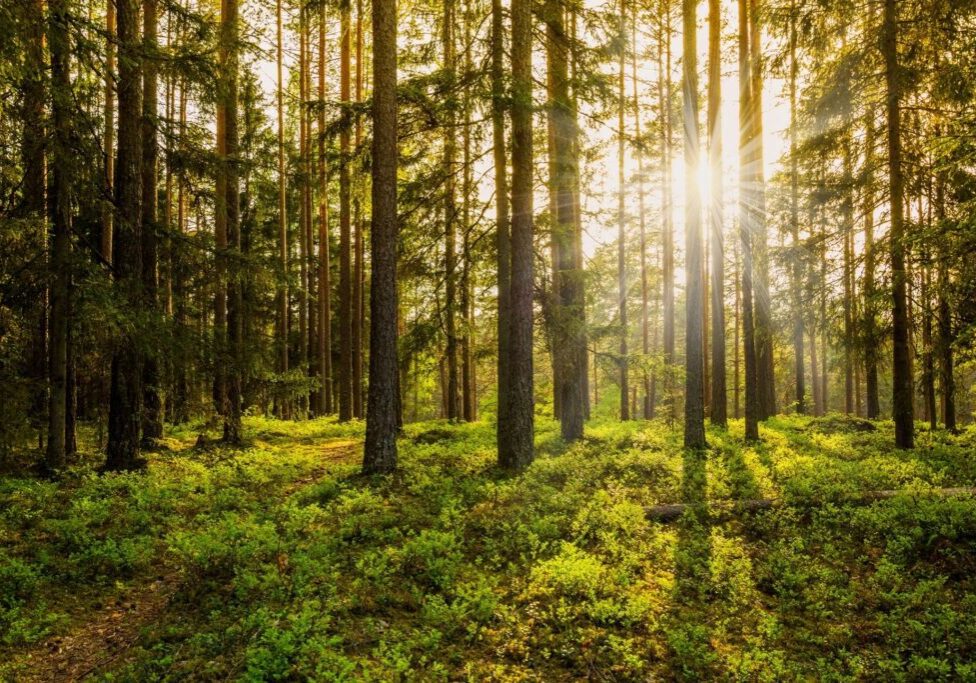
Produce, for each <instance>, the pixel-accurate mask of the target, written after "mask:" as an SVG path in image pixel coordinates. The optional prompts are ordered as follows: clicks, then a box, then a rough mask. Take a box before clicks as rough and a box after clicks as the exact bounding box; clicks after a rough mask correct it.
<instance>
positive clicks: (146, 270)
mask: <svg viewBox="0 0 976 683" xmlns="http://www.w3.org/2000/svg"><path fill="white" fill-rule="evenodd" d="M142 12H143V19H142V21H143V35H142V44H143V55H145V56H144V58H143V62H142V89H143V98H142V286H143V296H144V299H143V301H144V307H145V308H144V310H145V311H146V312H147V313H149V314H150V315H155V314H157V313H158V312H159V263H158V262H159V240H158V237H157V227H158V226H157V225H156V220H157V208H158V207H157V204H158V201H157V195H156V181H157V178H158V173H159V144H158V143H157V141H156V119H157V116H158V106H157V102H156V94H157V93H156V89H157V77H156V63H155V56H154V55H155V52H156V50H157V49H158V45H157V18H156V0H143V3H142ZM159 367H160V359H159V356H158V350H157V349H155V348H154V349H152V350H151V351H149V352H147V353H146V355H145V358H143V365H142V440H143V443H145V444H149V443H151V442H152V441H154V440H155V439H159V438H161V437H162V436H163V403H162V399H161V396H160V383H161V382H160V380H161V375H160V372H159Z"/></svg>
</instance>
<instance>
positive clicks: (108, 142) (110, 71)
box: [99, 0, 116, 265]
mask: <svg viewBox="0 0 976 683" xmlns="http://www.w3.org/2000/svg"><path fill="white" fill-rule="evenodd" d="M105 34H106V40H105V88H104V91H105V92H104V97H105V104H104V109H103V114H102V116H103V119H104V122H103V126H104V128H103V134H102V154H103V155H104V161H103V166H104V169H105V178H104V180H105V192H106V194H107V196H109V197H111V196H112V185H113V183H114V175H115V170H114V169H115V149H114V148H115V87H114V86H113V78H114V74H115V40H116V36H115V0H105ZM112 220H113V211H112V202H111V201H109V200H108V199H106V200H105V201H103V202H102V226H101V227H102V233H101V236H100V249H99V251H100V252H101V255H102V259H103V260H104V261H105V263H107V264H109V265H111V263H112Z"/></svg>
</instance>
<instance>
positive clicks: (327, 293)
mask: <svg viewBox="0 0 976 683" xmlns="http://www.w3.org/2000/svg"><path fill="white" fill-rule="evenodd" d="M325 8H326V6H325V4H324V3H323V4H322V5H321V6H320V7H319V74H318V76H319V80H318V96H319V110H318V134H319V139H318V147H319V149H318V152H319V158H318V186H319V301H318V303H319V336H318V344H319V348H318V353H319V382H320V383H321V385H322V388H321V390H320V391H319V406H318V409H319V413H321V414H323V415H328V414H330V413H332V412H333V406H332V298H331V293H332V287H331V284H330V272H329V268H330V263H331V259H330V258H329V246H330V245H329V185H328V177H327V176H326V172H325V108H324V106H323V104H324V102H325V69H326V57H325Z"/></svg>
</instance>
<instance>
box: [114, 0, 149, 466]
mask: <svg viewBox="0 0 976 683" xmlns="http://www.w3.org/2000/svg"><path fill="white" fill-rule="evenodd" d="M116 7H117V9H118V15H117V19H118V26H117V28H118V44H119V76H118V105H119V106H118V115H119V127H118V161H117V163H116V166H115V207H116V209H115V210H116V213H115V219H114V224H113V234H112V237H113V242H112V253H113V259H112V261H113V272H114V275H115V282H116V285H117V291H118V292H119V294H120V295H121V296H122V297H124V300H125V303H126V304H127V305H128V306H129V308H130V310H132V311H136V310H138V309H139V307H140V305H141V299H142V296H141V292H142V215H141V207H140V204H141V200H142V182H141V169H142V82H141V81H142V78H141V69H142V65H141V53H142V51H141V47H140V39H139V2H138V0H117V5H116ZM111 382H112V384H111V395H110V400H109V418H108V447H107V457H106V461H105V468H106V469H108V470H126V469H133V468H136V467H139V466H140V465H141V464H142V463H141V462H140V460H139V458H138V455H139V426H140V422H141V412H142V362H141V358H140V353H139V352H138V350H137V348H136V346H135V344H134V340H132V339H123V340H119V342H118V343H117V345H116V348H115V350H114V352H113V355H112V380H111Z"/></svg>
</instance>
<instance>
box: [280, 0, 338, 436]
mask: <svg viewBox="0 0 976 683" xmlns="http://www.w3.org/2000/svg"><path fill="white" fill-rule="evenodd" d="M281 3H282V0H277V2H276V3H275V10H276V14H275V16H276V19H277V32H276V37H277V41H276V43H275V47H276V51H275V56H276V60H275V65H276V67H277V72H278V80H277V89H276V92H275V96H276V97H275V101H276V107H277V113H278V261H279V265H280V267H281V274H280V276H279V280H278V287H277V299H278V301H277V309H276V315H277V321H276V328H275V337H276V345H277V352H278V353H277V356H278V366H277V370H278V372H279V373H280V374H282V375H284V374H285V373H286V372H288V277H287V274H288V213H287V212H288V192H287V189H286V184H287V181H288V179H287V176H286V175H285V109H284V91H285V84H284V79H283V74H282V50H283V41H282V38H283V36H282V21H281ZM325 391H326V397H327V398H326V401H327V402H328V398H329V397H330V396H331V393H330V392H329V391H328V389H326V390H325ZM275 412H276V414H277V415H278V417H280V418H286V417H288V407H287V402H286V401H285V399H284V398H283V397H281V396H279V397H277V399H276V402H275Z"/></svg>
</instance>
